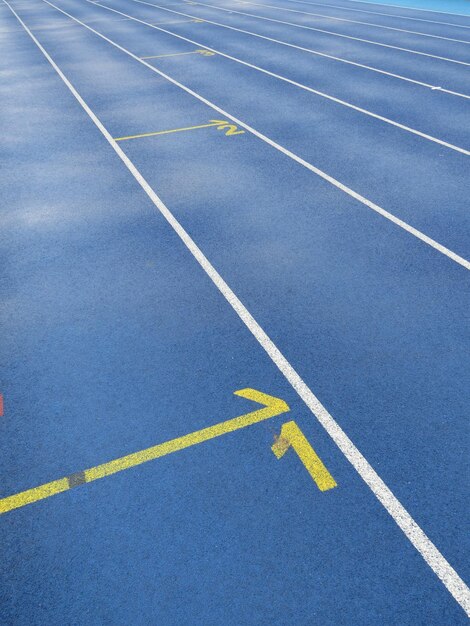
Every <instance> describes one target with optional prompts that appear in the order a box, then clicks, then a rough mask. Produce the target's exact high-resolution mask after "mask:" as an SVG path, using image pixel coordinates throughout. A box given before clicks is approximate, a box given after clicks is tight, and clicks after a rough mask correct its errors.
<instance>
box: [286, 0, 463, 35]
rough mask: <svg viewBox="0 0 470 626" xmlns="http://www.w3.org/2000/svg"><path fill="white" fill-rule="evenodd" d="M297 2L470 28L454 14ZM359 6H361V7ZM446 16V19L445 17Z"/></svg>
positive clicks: (342, 3)
mask: <svg viewBox="0 0 470 626" xmlns="http://www.w3.org/2000/svg"><path fill="white" fill-rule="evenodd" d="M293 1H295V0H293ZM297 1H298V2H301V4H313V5H315V6H327V7H329V6H331V7H334V8H341V9H343V10H347V11H354V12H356V13H367V14H371V15H374V14H375V15H382V16H386V17H395V18H397V17H398V18H400V19H406V20H412V21H414V22H425V23H426V22H427V23H431V24H444V25H445V26H453V27H456V28H470V19H469V18H468V17H467V19H465V17H466V16H461V17H463V18H464V19H460V18H459V17H458V15H456V14H452V13H447V14H446V13H442V14H441V15H440V16H439V15H433V12H432V11H429V12H428V13H429V15H427V16H426V15H424V13H423V12H422V11H420V10H419V9H418V10H413V9H411V10H406V9H402V10H400V9H396V10H395V7H393V5H383V4H381V3H376V2H374V3H367V2H365V3H364V2H363V3H361V2H357V3H356V6H353V3H352V2H350V1H347V2H331V3H329V4H326V3H324V2H323V3H319V2H310V0H302V1H301V0H297ZM361 4H362V5H363V6H361ZM386 6H391V7H392V8H393V9H394V12H392V11H390V10H389V9H387V10H386V12H385V8H383V7H386ZM446 15H447V17H446ZM469 17H470V16H469Z"/></svg>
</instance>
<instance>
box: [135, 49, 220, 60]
mask: <svg viewBox="0 0 470 626" xmlns="http://www.w3.org/2000/svg"><path fill="white" fill-rule="evenodd" d="M185 54H201V55H202V56H204V57H213V56H215V52H212V51H211V50H201V49H198V50H191V51H190V52H172V53H171V54H155V55H154V56H151V57H140V58H141V59H164V58H165V57H182V56H184V55H185Z"/></svg>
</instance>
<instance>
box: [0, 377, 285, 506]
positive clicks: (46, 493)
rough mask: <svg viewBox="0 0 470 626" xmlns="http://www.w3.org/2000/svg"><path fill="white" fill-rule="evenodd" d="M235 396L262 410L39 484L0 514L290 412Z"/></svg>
mask: <svg viewBox="0 0 470 626" xmlns="http://www.w3.org/2000/svg"><path fill="white" fill-rule="evenodd" d="M235 395H237V396H240V397H241V398H246V399H248V400H253V402H258V403H259V404H263V405H264V408H262V409H258V410H257V411H252V412H251V413H246V414H245V415H240V416H239V417H235V418H233V419H229V420H227V421H225V422H221V423H219V424H215V425H214V426H209V427H207V428H203V429H202V430H197V431H196V432H193V433H190V434H189V435H184V436H183V437H177V438H176V439H171V440H170V441H166V442H165V443H160V444H158V445H156V446H152V447H151V448H146V449H145V450H141V451H140V452H134V453H133V454H128V455H127V456H123V457H121V458H118V459H114V460H113V461H109V462H108V463H103V464H102V465H97V466H96V467H91V468H89V469H86V470H83V471H81V472H76V473H75V474H72V475H70V476H66V477H64V478H59V479H58V480H53V481H52V482H50V483H46V484H45V485H40V486H39V487H34V488H33V489H28V490H27V491H22V492H21V493H17V494H15V495H12V496H8V497H6V498H3V499H1V500H0V514H2V513H6V512H8V511H12V510H13V509H18V508H20V507H23V506H26V505H27V504H31V503H32V502H37V501H38V500H44V499H45V498H49V497H50V496H53V495H56V494H58V493H62V492H63V491H67V490H68V489H72V488H73V487H78V486H79V485H83V484H84V483H90V482H92V481H94V480H98V479H99V478H104V477H105V476H111V474H116V472H122V471H123V470H127V469H129V468H131V467H135V466H136V465H141V464H142V463H146V462H147V461H152V460H154V459H158V458H160V457H162V456H165V455H167V454H172V453H173V452H177V451H179V450H183V449H184V448H189V447H190V446H194V445H196V444H198V443H202V442H204V441H208V440H209V439H214V438H215V437H220V436H221V435H225V434H227V433H231V432H233V431H235V430H238V429H240V428H245V427H246V426H251V425H252V424H256V423H257V422H261V421H263V420H266V419H269V418H271V417H275V416H277V415H281V414H282V413H287V412H288V411H290V408H289V406H288V404H286V403H285V402H284V400H280V399H279V398H275V397H274V396H269V395H268V394H266V393H262V392H261V391H256V390H255V389H250V388H247V389H240V390H239V391H235Z"/></svg>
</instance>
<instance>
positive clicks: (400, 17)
mask: <svg viewBox="0 0 470 626" xmlns="http://www.w3.org/2000/svg"><path fill="white" fill-rule="evenodd" d="M288 2H295V3H297V4H309V5H311V6H318V7H328V8H330V9H340V10H341V11H356V12H358V13H369V14H371V15H383V16H385V17H394V18H396V19H397V20H413V21H414V22H428V23H429V24H441V25H442V26H455V27H456V28H470V25H468V26H466V25H465V24H452V22H439V21H437V20H426V19H424V18H422V17H410V16H408V15H396V14H393V13H379V12H378V11H367V10H366V9H353V8H352V7H345V6H339V5H337V4H324V3H322V2H306V0H288ZM397 8H399V7H397Z"/></svg>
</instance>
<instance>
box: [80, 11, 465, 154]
mask: <svg viewBox="0 0 470 626" xmlns="http://www.w3.org/2000/svg"><path fill="white" fill-rule="evenodd" d="M85 1H86V2H90V0H85ZM134 2H139V3H140V4H148V5H150V6H152V7H155V8H157V9H162V10H164V11H169V12H170V13H176V14H178V15H183V16H185V17H191V16H190V15H189V14H188V13H182V12H180V11H173V10H172V9H165V8H164V7H161V6H159V5H156V4H152V3H150V2H144V1H143V0H134ZM92 4H94V5H95V6H99V7H102V8H103V9H106V10H108V11H112V12H113V13H117V14H118V15H124V16H126V17H128V18H129V19H130V20H132V21H134V22H138V23H139V24H143V25H144V26H148V27H149V28H153V29H155V30H160V31H162V32H164V33H166V34H167V35H171V36H172V37H176V38H177V39H181V40H183V41H187V42H188V43H191V44H194V45H196V46H201V47H203V48H205V49H206V50H210V51H211V52H214V53H215V54H217V55H219V56H221V57H225V58H226V59H229V60H230V61H235V63H240V64H241V65H244V66H246V67H249V68H250V69H253V70H256V71H258V72H262V73H263V74H267V75H268V76H271V77H272V78H276V79H277V80H281V81H283V82H285V83H289V84H290V85H293V86H294V87H297V88H299V89H302V90H304V91H308V92H309V93H312V94H314V95H316V96H320V97H321V98H325V99H326V100H330V101H332V102H334V103H336V104H340V105H342V106H344V107H347V108H348V109H352V110H353V111H357V112H358V113H362V114H363V115H368V116H369V117H372V118H374V119H377V120H379V121H380V122H384V123H386V124H390V125H391V126H395V127H396V128H399V129H400V130H404V131H406V132H408V133H411V134H413V135H416V136H418V137H421V138H422V139H427V140H428V141H432V142H433V143H437V144H439V145H441V146H443V147H445V148H449V149H450V150H454V151H455V152H460V153H461V154H464V155H466V156H470V151H469V150H466V149H465V148H461V147H460V146H456V145H455V144H452V143H449V142H447V141H443V140H442V139H438V138H437V137H434V136H432V135H428V134H426V133H423V132H421V131H419V130H416V129H415V128H411V127H410V126H405V124H400V122H396V121H395V120H392V119H390V118H388V117H384V116H382V115H378V114H377V113H373V112H372V111H369V110H368V109H363V108H362V107H358V106H356V105H355V104H352V103H351V102H346V100H340V99H339V98H335V97H334V96H330V95H329V94H327V93H325V92H324V91H319V90H318V89H313V88H312V87H308V86H307V85H304V84H303V83H299V82H297V81H295V80H292V79H290V78H287V77H286V76H281V74H276V73H274V72H271V71H270V70H267V69H265V68H263V67H260V66H259V65H254V64H253V63H248V61H242V60H241V59H239V58H238V57H234V56H232V55H230V54H226V53H225V52H222V51H220V50H218V49H217V48H211V47H210V46H206V45H205V44H202V43H200V42H198V41H196V40H195V39H189V38H188V37H184V36H183V35H178V34H177V33H174V32H172V31H170V30H167V29H165V28H161V27H159V26H155V25H154V24H151V23H150V22H146V21H144V20H141V19H139V18H137V17H133V16H132V15H129V14H128V13H123V12H122V11H118V10H117V9H113V8H112V7H109V6H107V5H105V4H102V3H101V2H97V1H96V0H95V2H93V3H92ZM204 22H205V23H206V24H214V25H215V26H221V27H222V28H230V29H232V30H237V31H239V32H243V33H244V32H246V31H241V30H240V29H238V28H237V29H234V28H232V27H231V26H224V25H223V24H218V23H217V22H212V21H211V20H204ZM248 34H249V33H248Z"/></svg>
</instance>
